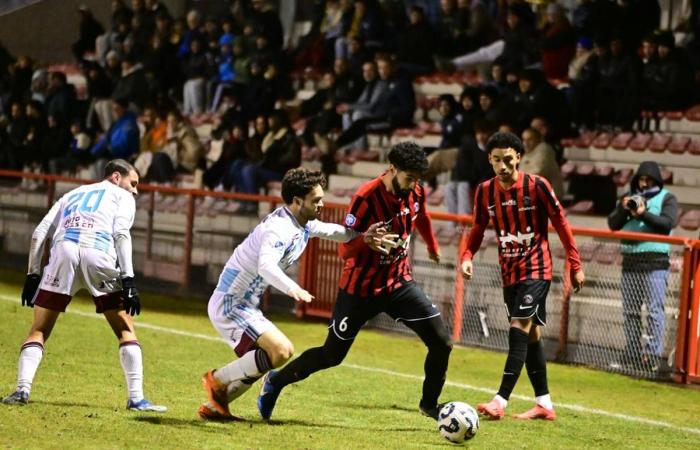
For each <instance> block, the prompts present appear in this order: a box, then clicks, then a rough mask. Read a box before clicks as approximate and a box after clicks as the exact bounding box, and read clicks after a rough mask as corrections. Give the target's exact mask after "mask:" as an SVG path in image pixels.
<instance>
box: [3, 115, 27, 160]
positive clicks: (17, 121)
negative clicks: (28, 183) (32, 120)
mask: <svg viewBox="0 0 700 450" xmlns="http://www.w3.org/2000/svg"><path fill="white" fill-rule="evenodd" d="M3 128H4V130H3V132H2V136H3V139H2V141H1V142H0V167H2V168H3V169H10V170H22V167H23V166H24V164H25V158H26V156H27V154H26V152H25V151H24V139H25V137H26V136H27V133H28V131H29V121H28V119H27V116H26V109H25V107H24V104H22V103H20V102H14V103H12V105H11V107H10V117H9V120H8V122H7V125H6V126H5V125H3Z"/></svg>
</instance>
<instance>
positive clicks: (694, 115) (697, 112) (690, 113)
mask: <svg viewBox="0 0 700 450" xmlns="http://www.w3.org/2000/svg"><path fill="white" fill-rule="evenodd" d="M685 118H686V119H688V120H690V121H692V122H700V105H695V106H693V107H691V108H689V109H688V110H687V111H686V112H685Z"/></svg>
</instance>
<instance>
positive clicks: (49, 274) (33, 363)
mask: <svg viewBox="0 0 700 450" xmlns="http://www.w3.org/2000/svg"><path fill="white" fill-rule="evenodd" d="M77 248H78V247H77V245H74V244H73V243H71V242H60V243H58V244H56V245H55V246H54V248H53V249H52V250H51V258H50V259H49V264H47V265H46V267H45V268H44V273H43V275H42V278H41V283H40V284H39V290H38V291H37V293H36V295H35V296H34V321H33V323H32V327H31V329H30V331H29V334H28V336H27V338H26V339H25V341H24V343H23V344H22V348H21V349H20V354H19V362H18V365H17V389H16V391H15V392H14V393H12V394H10V395H8V396H7V397H5V398H4V399H3V403H5V404H20V405H23V404H27V403H28V402H29V394H30V391H31V387H32V383H33V381H34V376H35V375H36V371H37V369H38V368H39V365H40V364H41V360H42V359H43V356H44V344H45V342H46V341H47V340H48V338H49V336H50V335H51V332H52V331H53V327H54V325H55V324H56V320H57V319H58V315H59V314H60V313H62V312H64V311H65V310H66V307H67V306H68V304H69V303H70V301H71V298H72V296H71V294H72V289H73V281H74V278H75V267H76V265H77V261H78V252H77Z"/></svg>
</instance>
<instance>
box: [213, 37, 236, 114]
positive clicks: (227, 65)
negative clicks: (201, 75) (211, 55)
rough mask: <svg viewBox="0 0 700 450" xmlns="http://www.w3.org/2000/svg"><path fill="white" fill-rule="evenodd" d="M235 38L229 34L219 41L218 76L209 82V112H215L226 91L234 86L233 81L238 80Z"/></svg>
mask: <svg viewBox="0 0 700 450" xmlns="http://www.w3.org/2000/svg"><path fill="white" fill-rule="evenodd" d="M232 44H233V38H232V37H231V35H229V34H225V35H222V36H221V39H219V46H220V48H219V54H218V56H217V57H216V62H215V65H216V68H217V74H216V75H215V76H213V77H212V78H211V80H209V83H208V86H207V92H208V94H207V98H209V99H211V102H210V107H209V111H210V112H215V111H216V110H217V109H218V107H219V103H220V102H221V96H222V95H223V93H224V91H225V90H226V89H230V88H231V87H232V86H233V81H234V80H235V79H236V72H235V71H234V68H233V50H232V48H233V47H232Z"/></svg>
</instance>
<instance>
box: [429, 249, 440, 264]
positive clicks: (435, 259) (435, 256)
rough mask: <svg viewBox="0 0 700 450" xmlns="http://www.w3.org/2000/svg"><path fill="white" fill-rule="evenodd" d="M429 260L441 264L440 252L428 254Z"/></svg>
mask: <svg viewBox="0 0 700 450" xmlns="http://www.w3.org/2000/svg"><path fill="white" fill-rule="evenodd" d="M428 258H430V260H431V261H432V262H434V263H435V264H440V250H435V252H430V251H429V252H428Z"/></svg>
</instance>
